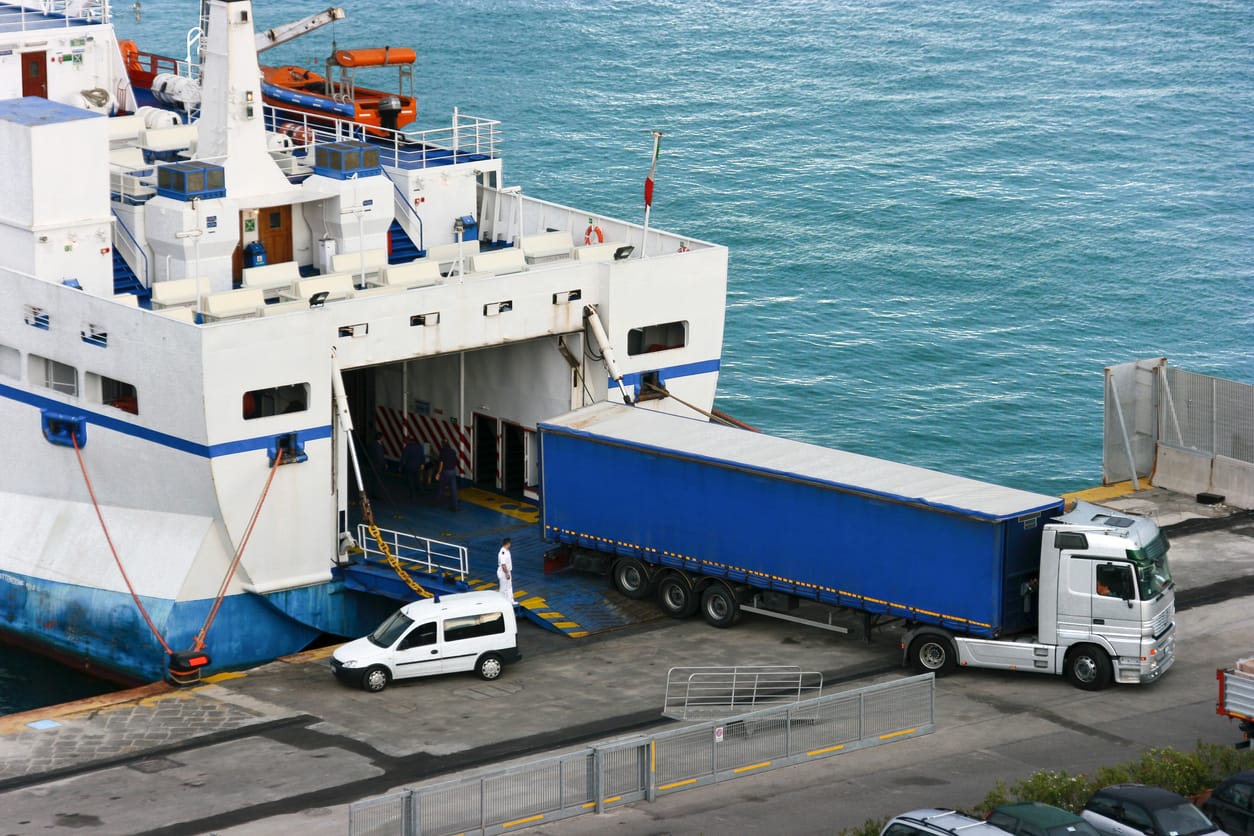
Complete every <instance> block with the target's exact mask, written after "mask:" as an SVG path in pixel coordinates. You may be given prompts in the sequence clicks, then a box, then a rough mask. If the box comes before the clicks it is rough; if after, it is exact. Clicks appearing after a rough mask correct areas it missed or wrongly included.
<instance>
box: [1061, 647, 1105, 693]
mask: <svg viewBox="0 0 1254 836" xmlns="http://www.w3.org/2000/svg"><path fill="white" fill-rule="evenodd" d="M1110 679H1111V668H1110V657H1109V656H1107V655H1106V651H1104V650H1102V649H1101V648H1100V647H1094V646H1093V645H1091V644H1082V645H1080V646H1079V647H1073V648H1072V649H1071V652H1070V653H1068V654H1067V681H1068V682H1070V683H1071V684H1072V685H1074V686H1075V687H1077V688H1081V689H1083V690H1085V691H1100V690H1102V689H1103V688H1105V687H1106V686H1107V685H1109V684H1110Z"/></svg>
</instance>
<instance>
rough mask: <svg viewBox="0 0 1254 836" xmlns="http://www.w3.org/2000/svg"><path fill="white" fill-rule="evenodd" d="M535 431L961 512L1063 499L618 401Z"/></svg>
mask: <svg viewBox="0 0 1254 836" xmlns="http://www.w3.org/2000/svg"><path fill="white" fill-rule="evenodd" d="M540 429H541V431H544V430H545V429H552V430H555V431H557V432H561V433H566V434H573V435H587V436H591V437H594V438H601V439H606V440H610V441H620V442H626V443H629V444H633V445H639V446H643V447H648V448H653V449H656V450H659V451H672V452H676V453H679V454H681V455H685V456H692V457H696V458H701V459H706V460H709V461H713V462H721V463H725V464H727V465H731V466H733V467H735V466H739V467H747V468H750V469H754V470H763V471H769V472H771V473H775V474H778V475H781V476H785V477H791V478H796V479H800V480H803V481H807V482H818V483H826V484H830V485H833V486H835V487H839V488H845V489H849V490H853V491H857V492H859V493H864V494H870V495H876V496H882V497H884V498H885V499H888V500H896V501H904V502H911V503H917V504H923V505H928V506H932V507H936V508H939V509H944V510H948V511H953V512H956V513H959V514H963V515H967V516H976V517H982V518H991V519H996V520H1005V519H1013V518H1015V517H1020V516H1023V515H1025V514H1030V513H1034V512H1038V511H1041V510H1044V509H1047V508H1053V507H1056V506H1058V505H1059V503H1060V502H1061V500H1060V499H1059V498H1058V497H1053V496H1047V495H1045V494H1039V493H1032V492H1031V491H1021V490H1018V489H1016V488H1007V487H1004V486H1002V485H994V484H992V483H990V482H980V481H978V480H976V479H967V478H964V477H962V476H953V475H950V474H948V473H941V472H939V471H936V470H928V469H926V468H922V467H915V466H913V465H908V464H900V463H899V462H891V461H886V460H884V459H876V458H872V457H871V456H863V455H860V454H858V453H849V452H846V451H844V450H835V449H832V448H830V447H820V446H818V445H816V444H806V443H804V442H800V441H793V440H791V439H787V438H779V437H776V436H771V435H766V434H764V433H756V432H752V431H749V430H742V429H737V428H733V427H727V426H723V425H721V424H713V423H709V422H707V421H704V420H696V419H691V418H682V417H679V416H675V415H668V414H665V413H661V412H656V411H654V410H651V409H646V408H642V407H632V406H625V405H623V404H614V403H608V402H602V403H598V404H594V405H592V406H588V407H584V408H582V409H578V410H575V411H574V412H568V413H566V414H565V415H560V416H558V417H556V418H553V419H551V420H548V421H544V422H541V424H540Z"/></svg>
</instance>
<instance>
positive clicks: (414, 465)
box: [401, 435, 427, 499]
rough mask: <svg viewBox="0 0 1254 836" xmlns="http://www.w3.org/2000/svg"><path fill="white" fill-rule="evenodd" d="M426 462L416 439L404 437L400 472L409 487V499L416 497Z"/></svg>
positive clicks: (425, 457) (410, 436)
mask: <svg viewBox="0 0 1254 836" xmlns="http://www.w3.org/2000/svg"><path fill="white" fill-rule="evenodd" d="M426 461H427V456H426V453H424V452H423V449H422V445H421V444H419V443H418V439H416V438H414V437H413V436H412V435H406V436H405V447H404V449H402V450H401V472H402V473H404V474H405V484H406V485H408V486H409V498H410V499H414V498H416V497H417V496H418V491H419V489H420V487H421V485H422V466H423V464H425V463H426Z"/></svg>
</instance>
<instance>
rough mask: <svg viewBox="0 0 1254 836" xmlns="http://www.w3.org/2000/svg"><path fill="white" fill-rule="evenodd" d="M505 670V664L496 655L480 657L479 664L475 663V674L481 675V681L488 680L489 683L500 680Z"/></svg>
mask: <svg viewBox="0 0 1254 836" xmlns="http://www.w3.org/2000/svg"><path fill="white" fill-rule="evenodd" d="M504 668H505V663H504V662H502V661H501V657H500V656H497V655H496V654H495V653H485V654H483V655H482V656H480V657H479V661H478V662H475V673H477V674H479V678H480V679H486V680H487V681H488V682H491V681H492V680H494V679H499V678H500V676H501V671H502V670H504Z"/></svg>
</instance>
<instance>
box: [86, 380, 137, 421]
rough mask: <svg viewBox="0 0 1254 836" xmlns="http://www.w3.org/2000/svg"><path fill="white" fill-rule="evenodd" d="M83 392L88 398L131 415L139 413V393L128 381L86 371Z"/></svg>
mask: <svg viewBox="0 0 1254 836" xmlns="http://www.w3.org/2000/svg"><path fill="white" fill-rule="evenodd" d="M84 394H85V395H86V396H87V398H88V400H92V401H98V402H100V403H102V404H104V405H105V406H111V407H114V408H115V409H120V410H122V411H123V412H129V413H131V414H132V415H138V414H139V394H138V393H137V392H136V391H135V387H134V385H132V384H130V383H124V382H122V381H121V380H114V379H113V378H111V377H106V376H105V375H102V374H93V373H92V372H88V373H87V390H86V392H85V393H84Z"/></svg>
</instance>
